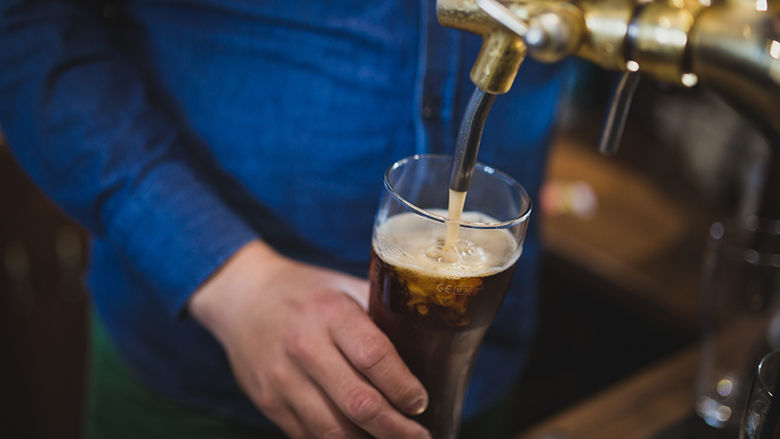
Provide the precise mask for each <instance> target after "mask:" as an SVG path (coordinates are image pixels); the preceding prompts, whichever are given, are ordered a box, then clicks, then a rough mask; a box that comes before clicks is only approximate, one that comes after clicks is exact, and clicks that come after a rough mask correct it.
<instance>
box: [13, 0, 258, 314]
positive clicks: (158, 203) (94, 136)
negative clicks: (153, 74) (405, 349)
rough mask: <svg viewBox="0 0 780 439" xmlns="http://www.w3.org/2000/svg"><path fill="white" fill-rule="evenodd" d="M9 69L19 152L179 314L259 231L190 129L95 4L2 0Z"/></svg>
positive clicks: (48, 186)
mask: <svg viewBox="0 0 780 439" xmlns="http://www.w3.org/2000/svg"><path fill="white" fill-rule="evenodd" d="M0 65H3V66H4V67H3V69H0V95H1V96H3V99H2V100H0V125H2V126H3V130H4V132H5V134H6V137H7V140H8V143H9V146H10V147H11V149H12V151H13V153H14V156H15V157H16V158H17V160H18V161H19V162H20V164H21V165H22V166H23V167H24V168H25V169H26V170H27V172H28V173H29V174H30V175H31V177H32V178H33V179H34V180H35V181H36V182H37V183H38V185H39V186H40V187H41V188H42V189H43V190H44V191H45V192H46V193H47V194H48V195H49V196H50V197H51V198H53V199H54V200H55V201H56V202H57V203H58V204H59V205H60V206H61V207H62V208H63V209H64V210H65V211H66V212H68V213H69V214H70V215H71V216H73V217H74V218H75V219H77V220H78V221H79V222H81V223H82V224H84V225H85V226H86V227H88V228H89V229H90V230H91V231H92V233H94V234H96V235H100V236H102V237H103V238H104V239H106V240H108V241H109V242H111V243H112V244H113V245H114V246H115V248H116V251H117V252H118V254H120V255H121V256H122V257H123V258H124V259H125V260H126V261H127V262H128V264H129V266H130V267H131V268H132V269H134V270H135V271H137V272H138V274H139V275H140V276H142V277H143V278H144V279H145V280H146V281H147V283H148V284H149V285H150V286H151V287H152V288H154V289H155V291H157V292H158V294H159V295H160V298H161V300H162V301H163V302H164V303H165V304H166V305H167V306H168V307H169V309H170V310H171V312H172V314H175V313H177V312H178V311H179V310H180V309H181V308H182V306H183V305H184V303H185V302H186V300H187V299H188V297H189V294H191V292H192V291H194V290H195V289H196V288H197V286H198V285H199V284H200V283H201V282H202V281H204V280H205V279H206V278H207V277H208V276H209V275H210V274H211V273H212V272H213V271H214V270H216V269H217V268H218V267H219V266H221V265H222V263H223V262H224V261H225V260H227V259H228V258H229V257H230V256H231V255H232V254H233V253H234V252H235V251H236V250H238V249H239V248H240V247H241V246H243V245H244V244H245V243H246V242H249V241H251V240H252V239H255V238H256V236H255V234H254V232H253V231H252V230H251V229H250V228H249V227H248V226H247V225H246V224H245V223H244V221H243V220H242V219H241V218H240V217H239V216H238V215H237V214H235V213H234V212H233V211H232V210H231V209H230V208H229V207H228V206H227V205H226V203H225V202H224V201H223V200H222V199H221V198H220V197H219V196H218V194H217V193H216V191H215V190H214V188H213V182H212V181H210V180H208V179H207V178H205V177H204V176H203V175H202V174H201V173H200V172H199V171H198V169H197V167H196V166H194V164H193V161H192V159H191V149H192V148H193V147H194V146H195V145H193V144H192V143H191V141H190V140H189V139H191V136H190V135H189V133H188V128H187V127H186V126H182V124H181V123H180V122H179V121H178V120H176V118H175V117H173V116H172V115H171V113H170V111H168V110H167V109H166V108H165V107H164V106H163V105H161V104H160V103H159V102H158V99H156V96H158V92H157V91H155V90H154V89H153V88H152V87H151V86H150V85H149V84H148V83H147V81H145V79H144V75H143V74H142V72H141V71H140V69H139V68H138V66H136V65H135V64H134V63H133V62H131V61H130V60H129V59H128V58H127V57H125V56H123V54H122V52H121V50H120V49H119V48H118V47H117V46H116V45H115V44H114V43H113V38H112V35H111V31H110V29H109V28H108V27H106V26H105V23H103V22H102V20H101V18H100V17H99V16H98V15H96V14H95V13H94V12H93V11H90V10H88V9H85V8H82V7H79V6H76V5H74V4H71V3H66V2H21V1H16V2H11V1H6V0H0ZM182 267H185V268H184V269H182Z"/></svg>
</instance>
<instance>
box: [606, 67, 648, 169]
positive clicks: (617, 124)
mask: <svg viewBox="0 0 780 439" xmlns="http://www.w3.org/2000/svg"><path fill="white" fill-rule="evenodd" d="M638 83H639V72H636V71H628V72H625V73H623V74H622V75H621V77H620V79H619V80H618V83H617V85H616V86H615V89H614V90H613V92H612V97H611V98H610V102H609V109H608V110H607V116H606V118H604V127H603V128H602V130H601V138H600V139H599V152H601V153H602V154H604V155H614V154H615V153H616V152H617V150H618V146H620V139H621V138H622V137H623V128H625V126H626V118H627V117H628V109H629V107H630V106H631V99H633V98H634V91H636V86H637V84H638Z"/></svg>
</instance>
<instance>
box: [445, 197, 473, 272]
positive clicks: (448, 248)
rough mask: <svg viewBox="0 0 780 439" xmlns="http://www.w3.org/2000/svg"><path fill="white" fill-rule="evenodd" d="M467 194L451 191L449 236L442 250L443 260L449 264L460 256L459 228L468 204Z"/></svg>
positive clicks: (448, 218)
mask: <svg viewBox="0 0 780 439" xmlns="http://www.w3.org/2000/svg"><path fill="white" fill-rule="evenodd" d="M467 193H468V192H460V191H456V190H453V189H450V197H449V202H448V206H447V221H446V226H447V234H446V235H445V238H444V248H443V249H442V258H443V259H444V260H445V261H448V262H452V261H454V260H456V259H457V256H458V255H457V251H458V249H457V242H458V227H459V226H460V217H461V215H462V214H463V205H464V204H465V203H466V194H467Z"/></svg>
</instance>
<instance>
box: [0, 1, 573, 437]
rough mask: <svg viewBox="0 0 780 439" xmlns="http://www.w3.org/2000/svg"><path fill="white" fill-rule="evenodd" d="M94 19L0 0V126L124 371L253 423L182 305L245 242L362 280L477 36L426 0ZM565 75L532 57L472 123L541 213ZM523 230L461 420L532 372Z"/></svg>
mask: <svg viewBox="0 0 780 439" xmlns="http://www.w3.org/2000/svg"><path fill="white" fill-rule="evenodd" d="M100 3H101V2H96V1H82V2H76V1H71V2H67V1H59V2H56V1H48V2H47V1H14V0H0V65H2V66H3V68H2V69H0V125H2V128H3V130H4V132H5V134H6V137H7V140H8V142H9V144H10V146H11V148H12V151H13V153H14V155H15V157H16V158H17V160H18V161H19V163H20V164H21V165H22V166H23V167H24V168H25V169H26V170H27V172H28V173H29V174H30V175H31V176H32V178H33V179H34V180H35V181H36V182H37V184H38V185H39V186H40V187H41V188H42V189H43V190H44V191H45V192H46V193H47V194H48V195H49V196H50V197H51V198H52V199H54V200H55V201H56V202H57V203H58V204H59V205H60V206H61V207H62V208H63V209H64V210H65V211H66V212H68V213H69V214H70V215H71V216H72V217H74V218H75V219H77V220H78V221H79V222H81V223H82V224H83V225H85V226H86V227H87V228H88V229H89V230H90V232H91V234H92V243H93V253H92V258H91V261H92V262H91V266H90V269H89V287H90V289H91V292H92V294H93V298H94V303H95V305H96V309H97V312H98V314H99V316H100V318H101V320H102V321H103V322H104V324H105V327H106V329H107V332H108V333H109V334H110V335H111V338H112V340H113V342H114V344H115V345H116V347H117V349H118V350H119V352H120V354H121V356H122V358H123V359H124V360H125V361H126V362H127V363H128V365H129V366H130V367H131V368H132V370H133V371H134V372H135V373H136V374H137V375H138V376H139V377H140V378H141V379H142V380H143V381H144V383H146V384H147V385H148V386H150V387H151V388H153V389H155V390H157V391H159V392H160V393H162V394H164V395H166V396H167V397H169V398H172V399H174V400H176V401H179V402H181V403H182V404H185V405H187V406H191V407H199V408H205V409H207V410H209V411H211V412H213V413H215V414H218V415H224V416H226V417H229V418H233V419H240V420H243V421H245V422H247V423H250V424H253V425H261V426H262V425H267V422H268V421H267V420H265V419H264V418H263V417H262V416H261V415H260V413H259V412H257V410H255V409H254V408H253V406H252V405H251V404H250V402H249V401H248V399H247V398H246V397H245V396H244V395H243V394H242V393H241V391H240V390H239V388H238V386H237V384H236V382H235V380H234V379H233V377H232V375H231V373H230V368H229V366H228V363H227V361H226V358H225V356H224V353H223V352H222V350H221V348H220V347H219V346H218V344H217V343H216V341H215V340H214V338H213V337H212V336H211V335H210V334H208V333H207V332H206V331H205V330H204V329H203V328H201V327H200V326H198V325H197V324H196V323H195V322H194V321H193V320H192V319H191V318H189V317H187V316H186V313H182V310H183V309H186V306H185V305H186V302H187V300H188V298H189V296H190V294H191V293H192V292H193V291H194V290H195V289H196V288H197V287H198V285H199V284H201V283H202V282H203V281H204V280H205V279H206V278H208V276H209V275H210V274H211V273H213V271H214V270H215V269H217V268H218V267H219V266H220V264H222V263H223V262H224V261H225V260H226V259H227V258H228V257H229V256H230V255H231V254H233V252H235V251H236V249H238V248H240V247H241V246H242V245H243V244H244V243H246V242H247V241H249V240H251V239H254V238H258V237H259V238H262V239H264V240H265V241H267V242H268V243H269V244H271V245H272V246H274V247H275V248H276V249H278V250H279V251H280V252H282V253H284V254H286V255H288V256H290V257H294V258H297V259H300V260H304V261H307V262H310V263H314V264H318V265H321V266H326V267H330V268H334V269H339V270H343V271H346V272H349V273H352V274H355V275H361V276H365V274H366V272H367V265H368V253H369V248H370V237H371V226H372V221H373V216H374V211H375V209H376V207H377V204H378V197H379V195H380V191H381V187H382V185H381V180H382V175H383V172H384V170H385V169H386V168H387V167H388V166H389V165H390V164H391V163H392V162H394V161H395V160H398V159H400V158H402V157H404V156H407V155H409V154H412V153H419V152H445V153H446V152H450V151H451V150H452V146H453V143H454V138H455V133H456V130H457V125H458V122H459V118H460V115H461V114H462V111H463V107H464V105H465V101H466V99H467V98H468V94H469V93H470V91H471V87H472V86H471V84H470V82H469V80H468V70H469V69H470V67H471V65H472V63H473V60H474V57H475V54H476V50H477V48H478V47H479V39H478V38H476V37H474V36H471V35H467V34H464V33H462V32H458V31H454V30H449V29H444V28H442V27H441V26H439V25H438V23H437V22H436V17H435V4H434V3H435V2H434V1H433V0H425V1H411V0H392V1H389V0H388V1H374V2H359V1H345V0H329V1H301V0H283V1H282V0H266V1H259V0H257V1H250V0H165V1H164V0H146V1H142V0H127V1H124V2H114V3H111V4H110V5H108V6H104V5H102V4H100ZM563 77H564V73H563V71H562V69H561V68H559V67H556V66H548V65H540V64H535V63H533V62H531V61H526V63H525V64H524V65H523V67H522V68H521V72H520V74H519V76H518V79H517V80H516V83H515V86H514V88H513V90H512V91H511V92H510V93H508V94H507V95H505V96H501V97H499V98H498V100H497V102H496V104H495V106H494V110H493V112H492V114H491V115H490V117H489V120H488V124H487V127H486V132H485V138H484V142H483V146H482V150H481V153H480V160H481V161H483V162H485V163H487V164H489V165H491V166H494V167H496V168H499V169H501V170H503V171H505V172H508V173H509V174H511V175H513V176H514V177H515V178H517V179H518V180H519V181H520V182H521V183H523V184H524V185H525V186H526V188H527V189H528V190H529V193H530V194H531V196H532V198H534V199H535V198H536V195H537V192H538V188H539V183H540V181H541V178H542V175H543V169H544V159H545V146H546V144H547V141H548V137H549V132H550V129H551V126H552V124H553V120H554V114H555V110H556V105H557V102H558V96H559V93H560V90H561V86H562V83H563ZM531 224H532V226H531V229H530V231H529V235H528V238H527V242H526V246H525V249H524V254H523V256H522V258H521V261H520V264H519V267H518V269H517V279H516V281H515V282H514V286H513V289H512V291H511V292H510V294H509V295H508V297H507V299H506V301H505V303H504V305H503V307H502V310H501V312H500V314H499V316H498V319H497V321H496V324H495V325H494V326H493V328H492V329H491V330H490V332H489V333H488V336H487V339H486V341H485V345H484V348H483V350H482V353H481V355H480V358H479V360H478V361H477V364H476V367H475V378H474V380H473V383H472V386H471V388H470V391H469V396H468V400H467V408H466V417H469V416H470V415H471V414H473V413H476V412H477V411H479V410H480V409H482V408H484V407H486V406H487V405H489V404H490V403H491V402H492V401H495V400H496V399H497V398H498V397H500V396H501V395H502V393H503V392H504V391H506V389H507V388H508V386H507V385H508V383H509V382H511V380H513V379H514V378H515V377H516V374H517V373H518V371H519V370H520V368H521V366H522V364H523V362H524V359H525V354H526V352H527V347H528V340H529V337H530V335H531V334H532V332H533V327H534V311H535V299H534V292H533V290H534V286H535V271H536V270H535V268H536V264H537V259H538V258H537V256H538V251H539V242H538V238H537V236H536V233H535V228H534V224H535V222H534V221H533V219H532V223H531ZM182 314H184V315H183V316H182Z"/></svg>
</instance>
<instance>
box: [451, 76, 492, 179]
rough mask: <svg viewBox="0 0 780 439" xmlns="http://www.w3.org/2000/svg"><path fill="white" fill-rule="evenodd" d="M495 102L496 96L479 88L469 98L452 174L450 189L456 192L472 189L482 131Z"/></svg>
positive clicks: (459, 134)
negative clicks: (472, 178)
mask: <svg viewBox="0 0 780 439" xmlns="http://www.w3.org/2000/svg"><path fill="white" fill-rule="evenodd" d="M495 100H496V95H494V94H491V93H487V92H485V91H482V90H480V89H479V88H474V92H473V93H472V94H471V98H469V102H468V105H467V106H466V112H465V114H464V115H463V119H462V121H461V125H460V129H459V130H458V138H457V140H456V143H455V157H454V160H453V162H452V171H451V172H450V189H452V190H453V191H455V192H468V190H469V188H470V187H471V177H472V176H473V175H474V165H476V163H477V153H478V152H479V144H480V142H481V140H482V131H483V129H484V128H485V122H486V121H487V117H488V114H490V108H491V107H492V106H493V102H494V101H495Z"/></svg>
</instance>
